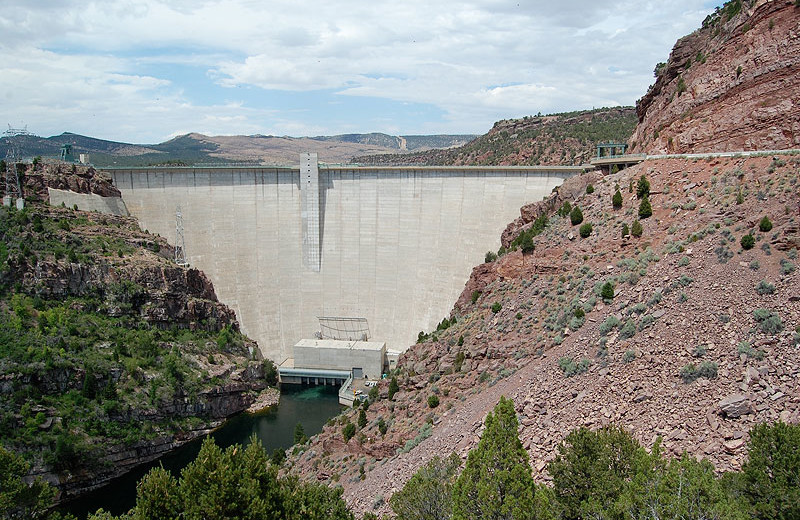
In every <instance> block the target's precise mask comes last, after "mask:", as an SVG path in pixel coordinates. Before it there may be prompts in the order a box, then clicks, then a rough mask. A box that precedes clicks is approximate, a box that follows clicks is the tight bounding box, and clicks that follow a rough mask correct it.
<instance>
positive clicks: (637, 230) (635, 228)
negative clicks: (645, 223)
mask: <svg viewBox="0 0 800 520" xmlns="http://www.w3.org/2000/svg"><path fill="white" fill-rule="evenodd" d="M642 233H644V228H642V223H641V222H639V221H638V220H634V221H633V224H631V235H633V236H635V237H636V238H639V237H640V236H642Z"/></svg>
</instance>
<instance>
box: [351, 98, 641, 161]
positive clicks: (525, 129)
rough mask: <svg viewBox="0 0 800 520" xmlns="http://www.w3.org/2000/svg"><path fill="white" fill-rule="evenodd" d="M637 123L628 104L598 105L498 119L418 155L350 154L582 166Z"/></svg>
mask: <svg viewBox="0 0 800 520" xmlns="http://www.w3.org/2000/svg"><path fill="white" fill-rule="evenodd" d="M635 126H636V113H635V110H634V109H633V108H631V107H624V108H601V109H597V110H585V111H580V112H566V113H562V114H552V115H547V116H542V115H541V114H540V115H537V116H526V117H524V118H522V119H509V120H503V121H498V122H497V123H495V124H494V126H493V127H492V129H491V130H490V131H489V132H488V133H486V134H485V135H482V136H480V137H478V138H476V139H474V140H473V141H471V142H469V143H468V144H465V145H463V146H460V147H457V148H452V149H448V150H430V151H427V152H421V153H416V154H403V155H374V156H366V157H365V156H361V157H355V158H353V162H356V163H359V164H375V165H377V164H392V165H413V164H419V165H456V166H462V165H548V166H549V165H569V164H584V163H586V162H588V161H589V159H590V158H591V157H593V156H594V154H595V146H596V145H597V143H599V142H607V141H612V142H617V143H624V142H627V140H628V138H629V137H630V135H631V133H632V132H633V129H634V127H635Z"/></svg>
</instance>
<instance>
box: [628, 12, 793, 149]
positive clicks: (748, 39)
mask: <svg viewBox="0 0 800 520" xmlns="http://www.w3.org/2000/svg"><path fill="white" fill-rule="evenodd" d="M742 3H743V4H744V5H743V6H742V11H741V12H740V13H739V14H737V15H736V16H734V17H733V18H731V19H729V20H725V18H724V17H722V18H720V20H719V21H718V22H717V23H714V24H707V26H706V27H704V28H701V29H698V30H697V31H695V32H694V33H692V34H690V35H688V36H686V37H684V38H681V39H680V40H678V42H677V43H676V44H675V47H674V48H673V50H672V53H671V54H670V56H669V60H668V61H667V63H666V65H665V66H664V67H663V68H662V69H661V72H660V74H659V76H658V79H657V80H656V83H655V84H654V85H653V86H652V87H650V89H649V90H648V92H647V94H645V96H644V97H642V98H641V99H640V100H639V101H638V103H637V105H636V109H637V114H638V116H639V125H638V126H637V127H636V130H635V131H634V133H633V136H632V137H631V141H630V142H631V148H630V151H631V152H633V153H642V152H644V153H650V154H659V153H697V152H720V151H741V150H781V149H789V148H797V147H798V146H800V75H799V74H797V70H798V67H800V9H798V8H797V7H795V6H794V2H788V1H777V0H776V1H764V0H758V1H756V2H753V3H752V5H748V4H749V2H746V1H745V2H742Z"/></svg>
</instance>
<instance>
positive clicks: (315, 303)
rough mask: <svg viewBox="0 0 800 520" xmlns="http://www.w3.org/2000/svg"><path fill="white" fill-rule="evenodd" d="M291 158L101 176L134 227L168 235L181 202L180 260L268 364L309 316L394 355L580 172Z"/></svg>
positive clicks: (305, 327) (307, 326)
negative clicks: (525, 218)
mask: <svg viewBox="0 0 800 520" xmlns="http://www.w3.org/2000/svg"><path fill="white" fill-rule="evenodd" d="M301 162H302V164H301V166H300V167H285V168H283V167H148V168H127V169H123V168H120V169H109V170H107V171H108V173H109V174H110V175H111V176H112V178H113V180H114V184H115V185H116V186H117V188H118V189H119V190H120V191H121V192H122V195H123V199H124V201H125V204H126V205H127V208H128V211H130V213H131V214H132V215H133V216H135V217H137V218H138V219H139V223H140V226H141V227H142V229H147V230H149V231H150V232H151V233H158V234H160V235H162V236H164V237H166V238H167V239H168V240H170V241H171V242H172V241H174V239H175V233H176V231H175V209H176V207H177V206H180V208H181V212H182V218H183V225H184V239H185V247H186V255H187V259H188V261H189V263H190V264H191V265H192V266H194V267H197V268H199V269H202V270H203V271H204V272H205V273H206V274H207V275H208V276H209V277H210V278H211V280H212V281H213V283H214V287H215V289H216V292H217V296H218V297H219V299H220V300H221V301H222V302H224V303H226V304H227V305H229V306H230V307H231V308H232V309H234V311H235V312H236V315H237V318H238V319H239V322H240V324H241V326H242V330H243V331H244V332H245V333H246V334H247V335H248V336H250V337H252V338H253V339H255V340H257V341H258V344H259V347H260V348H261V351H262V353H263V354H264V355H265V356H267V357H269V358H271V359H273V360H274V361H276V362H278V363H280V362H281V361H283V360H284V359H286V358H287V357H290V356H291V355H292V354H291V353H292V347H293V345H295V344H296V343H297V342H298V341H299V340H300V339H303V338H312V337H314V334H315V332H316V331H317V330H318V324H317V317H318V316H353V317H356V316H357V317H365V318H367V320H368V322H369V326H370V329H371V331H372V337H373V338H375V339H376V340H380V341H385V342H386V345H387V348H389V349H394V350H400V351H403V350H405V349H406V348H407V347H408V346H409V345H411V344H413V343H414V341H415V339H416V336H417V333H418V332H419V331H420V330H431V329H433V328H435V326H436V324H437V323H438V322H439V321H440V320H441V319H442V318H444V317H445V316H447V315H448V313H449V312H450V310H451V308H452V305H453V302H455V300H456V299H457V298H458V295H459V294H460V293H461V291H462V290H463V288H464V284H465V282H466V281H467V279H468V278H469V275H470V272H471V270H472V268H473V266H475V265H477V264H480V263H481V262H482V261H483V258H484V254H485V253H486V251H488V250H493V251H496V250H497V248H498V247H499V246H500V234H501V232H502V231H503V229H505V226H506V225H507V223H508V222H510V221H511V220H513V219H515V218H516V217H518V216H519V208H520V207H521V206H523V205H524V204H526V203H529V202H535V201H538V200H541V199H542V198H543V197H545V196H547V195H548V194H549V193H550V192H551V191H552V189H553V188H554V187H556V186H558V185H560V184H561V183H562V182H563V181H564V179H566V178H567V177H570V176H572V175H575V174H578V173H580V172H581V171H582V169H581V168H580V167H356V166H341V167H340V166H337V167H333V166H326V165H324V164H322V165H317V163H316V157H314V156H313V155H312V156H310V157H305V158H304V161H301ZM314 170H316V173H314ZM309 175H310V176H316V180H313V179H310V178H309V177H308V176H309ZM312 181H313V182H312ZM304 190H305V191H304ZM308 190H313V191H312V192H308ZM315 210H316V211H315ZM315 233H316V235H315Z"/></svg>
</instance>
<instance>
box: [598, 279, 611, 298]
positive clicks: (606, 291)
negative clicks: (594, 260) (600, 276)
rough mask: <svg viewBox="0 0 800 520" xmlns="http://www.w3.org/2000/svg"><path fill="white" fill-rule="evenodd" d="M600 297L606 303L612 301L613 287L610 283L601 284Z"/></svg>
mask: <svg viewBox="0 0 800 520" xmlns="http://www.w3.org/2000/svg"><path fill="white" fill-rule="evenodd" d="M600 296H601V297H602V298H603V299H604V300H606V301H610V300H613V299H614V286H613V285H612V284H611V282H606V283H604V284H603V287H602V289H600Z"/></svg>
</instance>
